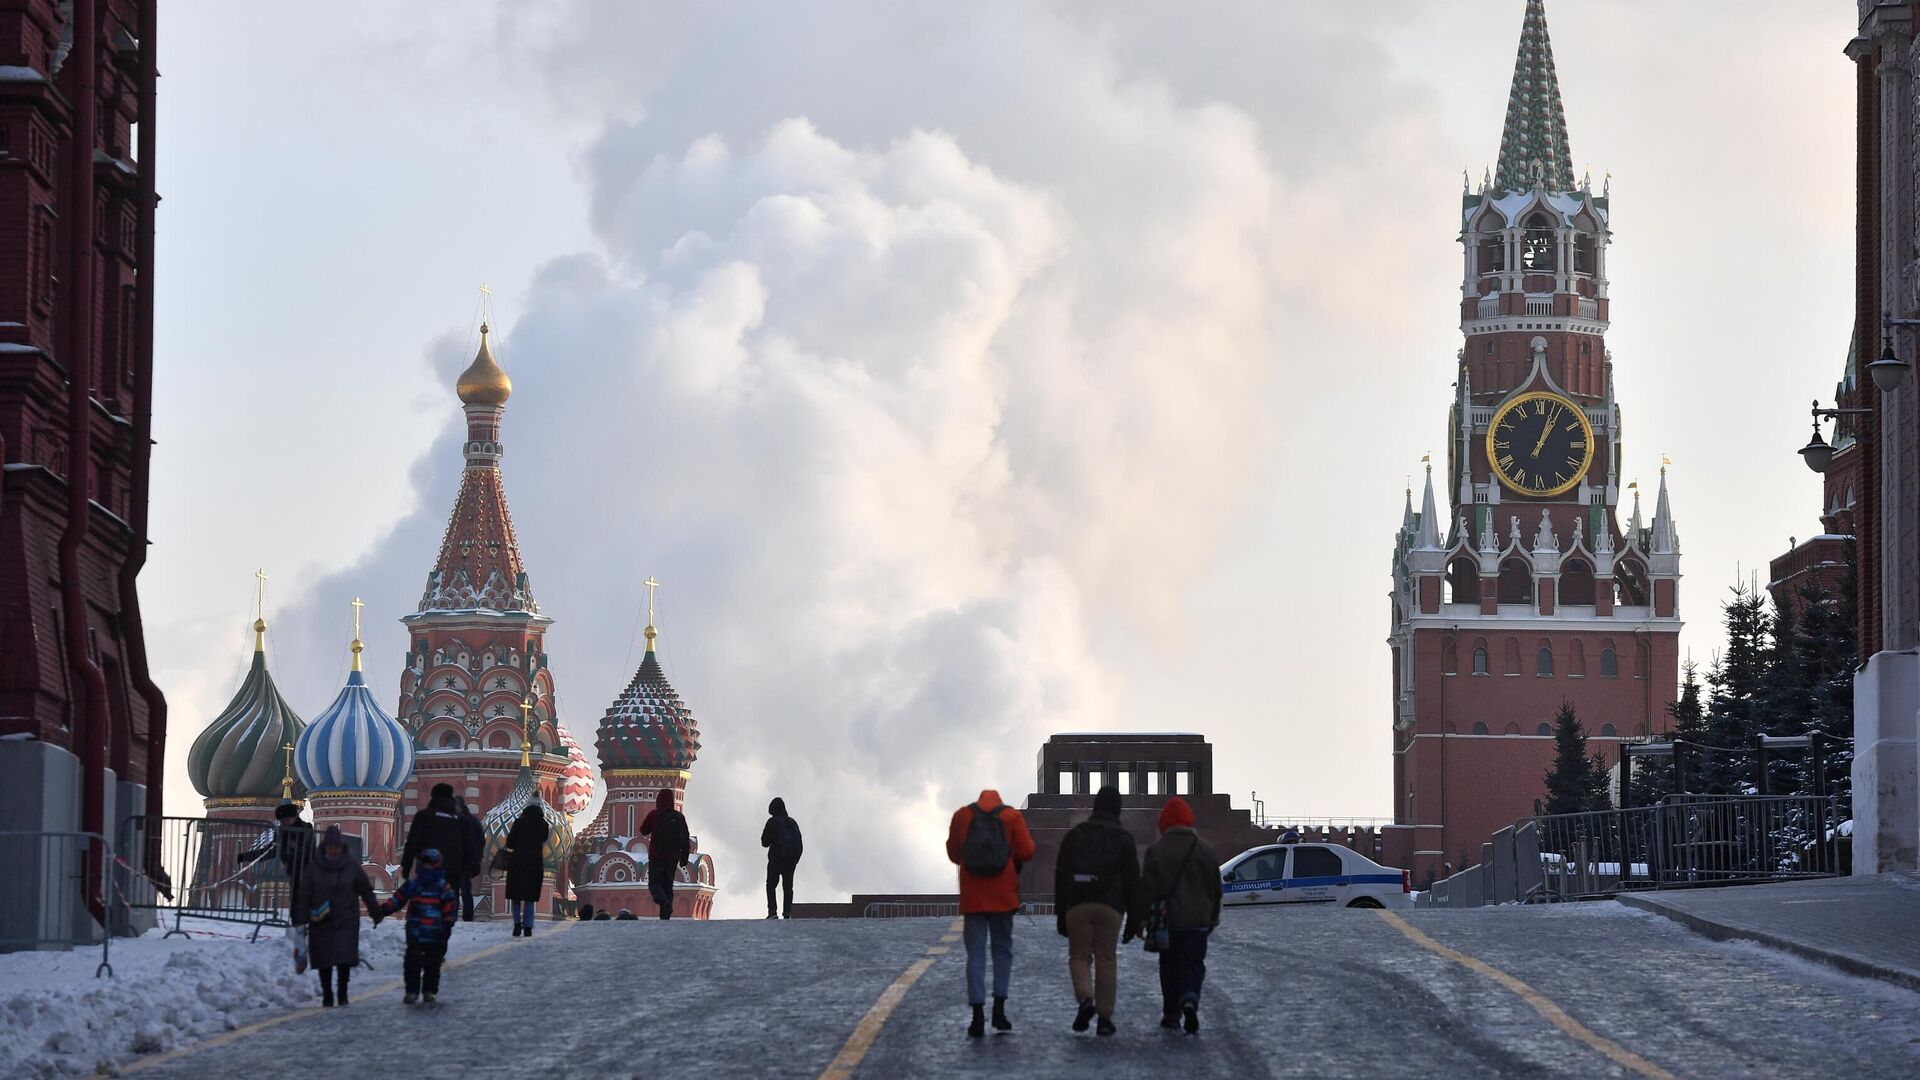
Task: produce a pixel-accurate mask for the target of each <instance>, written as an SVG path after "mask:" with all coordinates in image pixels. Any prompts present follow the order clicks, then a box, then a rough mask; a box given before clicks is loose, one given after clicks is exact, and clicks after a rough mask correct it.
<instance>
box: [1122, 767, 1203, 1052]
mask: <svg viewBox="0 0 1920 1080" xmlns="http://www.w3.org/2000/svg"><path fill="white" fill-rule="evenodd" d="M1193 825H1194V820H1193V808H1192V807H1191V806H1188V805H1187V800H1185V799H1182V798H1181V797H1179V796H1178V795H1176V796H1174V797H1173V798H1171V799H1168V800H1167V805H1166V806H1165V807H1164V808H1162V809H1161V811H1160V839H1158V840H1155V841H1154V842H1153V845H1152V846H1151V847H1149V848H1147V857H1146V859H1145V860H1144V865H1143V867H1142V869H1141V874H1140V901H1139V904H1140V906H1139V907H1138V908H1137V909H1136V910H1135V917H1136V918H1137V919H1138V920H1140V921H1141V922H1146V921H1148V919H1149V918H1150V917H1152V916H1153V914H1154V910H1155V909H1156V908H1160V907H1161V906H1162V905H1164V911H1165V916H1166V926H1167V929H1168V931H1169V934H1168V945H1167V947H1166V948H1165V949H1162V950H1161V952H1160V997H1161V1005H1160V1026H1161V1027H1165V1028H1170V1027H1174V1026H1175V1025H1176V1024H1179V1023H1180V1022H1181V1020H1182V1018H1184V1020H1185V1024H1186V1029H1187V1032H1188V1033H1189V1034H1191V1033H1193V1032H1196V1031H1199V1030H1200V984H1201V982H1202V981H1203V980H1204V979H1205V978H1206V975H1207V935H1208V934H1211V933H1212V932H1213V929H1214V927H1216V926H1219V925H1220V856H1218V855H1216V854H1214V850H1213V848H1212V847H1211V846H1209V845H1208V844H1207V842H1206V841H1205V840H1202V839H1200V834H1199V833H1197V832H1195V831H1194V828H1193Z"/></svg>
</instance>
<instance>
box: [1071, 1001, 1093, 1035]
mask: <svg viewBox="0 0 1920 1080" xmlns="http://www.w3.org/2000/svg"><path fill="white" fill-rule="evenodd" d="M1091 1023H1093V999H1092V998H1087V999H1085V1000H1084V1001H1082V1002H1080V1011H1079V1012H1077V1013H1074V1014H1073V1030H1075V1031H1085V1030H1087V1025H1088V1024H1091Z"/></svg>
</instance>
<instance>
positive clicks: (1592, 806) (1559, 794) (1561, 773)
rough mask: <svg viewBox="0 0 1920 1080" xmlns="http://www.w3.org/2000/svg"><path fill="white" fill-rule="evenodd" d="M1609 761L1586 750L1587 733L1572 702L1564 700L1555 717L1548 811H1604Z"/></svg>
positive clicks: (1548, 773) (1608, 800) (1563, 812)
mask: <svg viewBox="0 0 1920 1080" xmlns="http://www.w3.org/2000/svg"><path fill="white" fill-rule="evenodd" d="M1611 805H1612V801H1611V800H1610V799H1609V798H1608V796H1607V763H1606V762H1605V761H1604V760H1603V759H1601V758H1599V757H1596V756H1593V755H1590V754H1588V753H1587V732H1586V729H1585V728H1583V727H1581V726H1580V718H1579V717H1578V716H1576V715H1574V711H1573V704H1572V703H1571V702H1562V703H1561V705H1560V711H1559V712H1558V713H1556V714H1554V717H1553V768H1552V769H1550V770H1548V772H1547V803H1546V807H1545V810H1546V812H1547V813H1549V814H1577V813H1580V812H1582V811H1586V810H1605V809H1607V808H1608V807H1610V806H1611Z"/></svg>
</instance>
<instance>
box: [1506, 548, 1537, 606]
mask: <svg viewBox="0 0 1920 1080" xmlns="http://www.w3.org/2000/svg"><path fill="white" fill-rule="evenodd" d="M1499 597H1500V602H1501V603H1503V604H1531V603H1533V567H1531V566H1528V565H1527V561H1526V560H1525V559H1508V560H1507V561H1506V562H1503V563H1501V564H1500V589H1499Z"/></svg>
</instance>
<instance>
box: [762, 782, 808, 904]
mask: <svg viewBox="0 0 1920 1080" xmlns="http://www.w3.org/2000/svg"><path fill="white" fill-rule="evenodd" d="M767 814H768V815H769V816H768V817H767V824H766V825H765V826H764V827H763V828H762V829H761V830H760V846H761V847H763V848H766V849H767V918H769V919H772V918H776V917H777V916H776V914H775V912H774V906H773V899H774V886H775V885H776V884H784V885H785V886H786V892H785V897H786V908H785V913H786V916H787V918H789V919H791V918H793V868H794V867H796V866H798V865H800V853H801V850H802V847H803V845H802V844H801V841H800V823H799V822H797V821H795V820H793V819H792V818H790V817H788V816H787V804H786V801H785V800H783V799H779V798H776V799H774V800H773V801H772V802H770V803H768V804H767Z"/></svg>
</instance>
